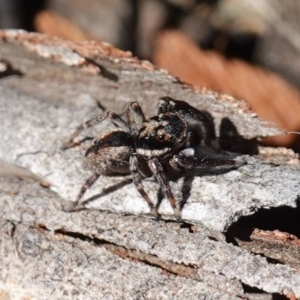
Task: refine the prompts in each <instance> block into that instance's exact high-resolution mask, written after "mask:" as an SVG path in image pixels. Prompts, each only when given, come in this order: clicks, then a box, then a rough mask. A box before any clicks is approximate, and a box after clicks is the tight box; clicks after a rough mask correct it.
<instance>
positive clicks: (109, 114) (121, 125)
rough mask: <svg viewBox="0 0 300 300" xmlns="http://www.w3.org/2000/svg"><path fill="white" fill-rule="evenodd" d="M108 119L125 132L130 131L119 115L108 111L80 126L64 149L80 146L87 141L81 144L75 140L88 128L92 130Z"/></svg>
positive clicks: (64, 145)
mask: <svg viewBox="0 0 300 300" xmlns="http://www.w3.org/2000/svg"><path fill="white" fill-rule="evenodd" d="M106 119H108V120H110V121H111V122H112V123H113V124H114V125H115V126H117V127H119V128H122V129H123V130H125V131H127V130H128V127H127V124H126V122H125V121H124V120H123V119H122V118H121V117H120V116H119V115H118V114H116V113H115V112H113V111H107V112H106V113H104V114H103V115H100V116H97V117H95V118H92V119H90V120H88V121H86V122H84V123H82V124H81V125H80V126H78V127H77V129H76V131H75V132H74V133H73V134H72V135H71V137H70V139H69V140H68V142H66V143H64V144H63V146H62V149H68V148H72V147H75V146H77V145H80V144H81V143H82V142H83V141H85V140H86V139H83V140H81V141H79V142H75V139H76V137H77V136H78V135H79V134H80V132H81V131H83V130H85V129H87V128H90V127H92V126H94V125H96V124H98V123H101V122H102V121H104V120H106Z"/></svg>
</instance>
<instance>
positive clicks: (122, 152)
mask: <svg viewBox="0 0 300 300" xmlns="http://www.w3.org/2000/svg"><path fill="white" fill-rule="evenodd" d="M131 155H132V138H131V136H130V135H129V134H128V133H127V132H125V131H123V130H120V129H117V130H112V131H109V132H107V133H105V134H103V135H100V136H98V137H96V138H95V139H94V140H93V142H92V145H91V146H90V147H89V148H88V150H87V151H86V153H85V161H86V163H87V165H88V166H89V167H90V168H92V169H94V170H95V171H99V172H101V174H111V173H129V172H130V171H129V160H130V156H131Z"/></svg>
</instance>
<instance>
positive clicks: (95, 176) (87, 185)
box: [76, 172, 100, 205]
mask: <svg viewBox="0 0 300 300" xmlns="http://www.w3.org/2000/svg"><path fill="white" fill-rule="evenodd" d="M99 177H100V174H98V173H97V172H95V173H94V174H93V175H92V176H90V177H89V178H88V179H87V180H86V182H85V184H84V185H83V186H82V187H81V189H80V192H79V194H78V195H77V198H76V205H78V203H79V201H80V199H81V198H82V197H83V195H84V193H85V192H86V191H87V190H88V189H89V188H90V187H91V186H92V185H93V184H94V183H95V182H96V181H97V179H98V178H99Z"/></svg>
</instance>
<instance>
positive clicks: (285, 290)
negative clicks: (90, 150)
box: [0, 31, 300, 299]
mask: <svg viewBox="0 0 300 300" xmlns="http://www.w3.org/2000/svg"><path fill="white" fill-rule="evenodd" d="M0 37H1V40H0V58H1V59H2V60H3V61H4V62H5V64H6V65H7V70H5V71H3V72H2V73H0V76H1V79H0V91H1V92H0V119H1V126H0V136H1V143H0V160H1V162H0V175H1V176H0V200H1V201H0V206H1V210H0V211H1V212H0V219H1V233H0V248H1V249H0V251H1V256H0V268H1V269H0V288H1V292H2V294H3V295H8V296H7V297H11V299H17V298H18V295H22V296H23V297H29V298H31V299H49V297H50V295H51V299H83V298H84V299H122V298H124V299H235V298H237V299H238V298H241V297H244V298H249V299H251V297H250V296H248V295H246V294H245V292H244V286H245V285H246V286H250V287H256V288H258V289H260V290H262V291H263V292H265V293H279V294H285V295H296V296H297V297H300V276H299V273H298V272H297V269H295V268H293V267H292V266H290V265H289V264H275V263H271V262H269V261H268V260H267V259H266V258H264V257H262V256H259V255H254V254H252V253H251V252H249V251H247V250H245V249H242V248H240V247H238V246H234V245H233V244H230V243H227V242H226V239H225V237H224V235H223V233H222V232H223V231H225V230H226V228H228V226H230V225H231V224H232V223H233V222H234V221H236V220H237V219H238V218H240V217H241V216H245V215H249V214H253V213H254V212H255V211H256V210H258V209H259V208H262V207H269V208H271V207H279V206H283V205H285V206H291V207H295V206H296V204H297V198H298V194H299V192H300V182H299V178H300V167H299V161H298V158H297V157H296V156H295V155H293V154H291V153H290V152H289V151H284V150H282V151H281V150H278V151H275V150H269V152H270V153H268V152H263V151H261V154H260V155H258V156H248V155H244V156H240V157H239V158H238V159H240V160H242V161H245V162H247V164H246V165H244V166H242V167H240V168H238V169H236V170H231V171H228V172H223V173H222V174H210V175H209V176H208V175H206V176H201V177H200V176H196V177H194V178H193V179H192V180H190V182H189V188H190V192H189V197H188V199H187V202H186V204H185V205H184V207H183V210H182V219H181V220H174V217H173V211H172V209H171V206H170V204H169V203H168V201H167V200H166V199H163V200H162V203H161V205H160V208H159V211H160V213H161V219H160V220H156V219H154V218H153V216H151V215H149V208H148V206H147V204H146V202H145V201H144V200H143V199H142V198H141V197H140V196H139V194H138V192H137V191H136V189H135V187H134V185H133V183H132V181H131V178H130V176H115V177H105V176H102V177H100V178H99V180H98V181H97V182H96V184H95V185H94V186H93V187H92V188H91V189H90V190H89V191H88V192H87V194H86V197H85V199H89V200H90V201H88V202H87V204H86V207H85V208H86V209H84V210H82V211H77V212H70V211H68V209H69V208H70V207H72V201H74V199H75V197H76V195H77V193H78V191H79V189H80V187H81V186H82V184H83V183H84V181H85V180H86V179H87V178H88V177H89V176H90V175H91V170H89V169H88V168H87V167H86V166H85V165H84V163H83V159H82V158H83V154H84V147H75V148H72V149H68V150H66V151H62V150H61V146H62V144H63V143H64V142H65V141H66V140H67V139H68V138H69V136H70V135H71V134H72V133H73V131H74V130H75V128H76V127H77V126H78V125H79V124H81V123H82V122H83V121H86V120H88V119H90V118H91V117H93V116H95V115H98V114H100V113H101V112H102V110H101V107H105V108H106V109H109V110H115V111H117V112H121V110H122V107H123V106H124V104H125V103H127V102H130V101H139V102H140V103H141V105H142V107H143V109H144V111H145V113H146V115H147V116H151V115H154V113H155V101H156V99H157V98H159V97H161V96H166V95H167V96H171V97H174V98H176V99H181V100H185V101H188V102H189V103H191V104H192V105H195V106H196V107H198V108H199V109H202V110H207V111H209V112H210V113H211V114H212V115H213V117H214V120H215V125H216V130H217V133H218V134H219V131H218V130H219V128H220V127H221V124H222V120H223V119H224V118H228V119H230V120H231V122H232V123H233V124H234V125H235V127H236V128H237V132H238V134H239V135H242V136H243V137H245V138H248V139H250V138H255V137H260V136H269V135H273V134H277V133H280V130H278V129H276V128H273V127H270V126H269V124H266V123H264V122H262V121H261V120H259V119H258V118H256V116H255V114H253V113H251V112H250V111H249V110H248V108H247V106H246V105H245V104H243V103H240V102H238V101H236V100H234V99H233V98H231V97H229V96H220V95H218V94H216V93H212V92H209V91H202V92H199V91H195V90H193V89H192V88H191V87H189V86H186V85H183V84H181V83H179V82H178V81H177V80H176V79H174V78H173V77H171V76H170V75H168V74H167V73H166V72H164V71H162V70H157V69H155V68H154V67H153V66H152V65H151V64H150V63H147V62H140V61H138V60H137V59H134V58H132V57H131V56H130V54H128V53H124V52H121V51H118V50H117V49H113V48H112V47H110V46H108V45H104V44H100V43H98V44H96V43H93V42H90V43H88V42H87V43H82V44H73V43H71V42H66V41H62V40H58V39H53V38H52V39H50V38H47V37H45V36H42V35H37V34H28V33H26V32H16V31H5V32H1V33H0ZM1 74H2V75H1ZM109 127H110V125H109V123H107V122H104V123H102V124H100V125H99V126H97V128H94V129H92V130H91V131H87V132H86V133H84V135H83V136H85V135H91V134H92V135H95V134H99V133H100V132H103V131H105V130H107V128H109ZM264 151H266V150H264ZM144 185H145V189H146V191H147V193H148V194H149V196H150V198H151V200H152V201H153V202H156V201H157V198H158V185H157V183H156V182H155V181H154V180H153V178H149V179H147V180H144ZM186 185H187V182H185V180H184V179H179V180H178V181H176V182H172V183H171V186H172V190H173V192H174V195H175V197H176V199H178V200H181V198H182V197H183V196H182V194H183V192H182V191H183V190H184V189H185V188H186ZM47 186H49V188H47ZM170 220H171V221H170ZM186 223H188V224H194V226H193V227H192V228H193V230H189V229H188V226H185V224H186ZM41 291H42V292H41ZM265 296H266V297H265V299H269V298H268V297H269V295H268V294H265Z"/></svg>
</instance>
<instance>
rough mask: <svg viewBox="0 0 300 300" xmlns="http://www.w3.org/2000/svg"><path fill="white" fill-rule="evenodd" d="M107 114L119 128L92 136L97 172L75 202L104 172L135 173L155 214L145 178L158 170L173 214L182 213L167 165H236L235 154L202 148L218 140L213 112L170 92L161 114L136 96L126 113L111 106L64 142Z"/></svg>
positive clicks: (90, 158) (91, 160) (90, 159)
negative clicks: (148, 110) (150, 113)
mask: <svg viewBox="0 0 300 300" xmlns="http://www.w3.org/2000/svg"><path fill="white" fill-rule="evenodd" d="M106 119H107V120H109V121H111V122H112V123H113V124H114V125H115V126H116V127H117V128H116V129H113V130H110V131H108V132H105V133H104V134H102V135H99V136H97V137H96V138H94V139H93V141H92V144H91V146H90V147H89V148H88V149H87V151H86V153H85V161H86V163H87V165H88V166H89V167H90V168H91V169H93V170H94V174H93V175H92V176H91V177H89V178H88V179H87V181H86V182H85V184H84V185H83V186H82V188H81V190H80V192H79V194H78V196H77V199H76V204H78V203H79V201H80V199H81V198H82V196H83V195H84V193H85V192H86V190H87V189H89V188H90V187H91V186H92V185H93V184H94V183H95V182H96V180H97V179H98V178H99V176H100V175H107V174H113V173H122V174H128V173H131V174H132V178H133V182H134V184H135V186H136V188H137V190H138V191H139V193H140V194H141V196H142V197H143V198H144V199H145V200H146V202H147V203H148V205H149V207H150V209H151V212H152V213H153V214H155V215H157V209H156V208H155V207H154V205H153V203H152V202H151V200H150V198H149V196H148V194H147V193H146V191H145V190H144V187H143V184H142V179H143V178H145V177H149V176H152V175H154V177H155V178H156V180H157V182H158V183H159V185H160V187H161V189H162V191H163V193H164V195H165V196H166V197H167V198H168V200H169V202H170V204H171V206H172V208H173V209H174V213H175V215H176V216H179V215H180V212H179V209H178V208H177V206H176V202H175V198H174V196H173V193H172V191H171V188H170V185H169V181H168V177H167V175H166V170H167V169H168V170H170V169H171V170H174V171H188V170H194V169H197V168H202V167H216V166H220V165H223V166H224V165H231V166H234V165H235V161H234V160H230V159H224V157H223V158H220V157H217V156H209V155H206V154H203V151H202V152H201V149H205V147H206V148H207V147H208V148H213V146H214V145H213V142H214V141H215V131H214V125H213V120H212V118H211V117H210V115H209V114H208V113H205V112H202V111H199V110H197V109H196V108H194V107H192V106H190V105H189V104H188V103H186V102H184V101H179V100H174V99H172V98H170V97H163V98H160V99H159V100H158V103H157V114H156V115H155V116H154V117H152V118H149V119H146V118H145V116H144V113H143V111H142V109H141V107H140V105H139V104H138V103H137V102H131V103H129V104H127V105H126V106H125V109H124V113H123V114H122V115H118V114H116V113H115V112H113V111H107V112H105V113H104V114H103V115H101V116H97V117H95V118H93V119H91V120H89V121H87V122H85V123H83V124H82V125H80V126H79V127H78V128H77V130H76V131H75V132H74V133H73V135H72V136H71V138H70V140H69V141H68V142H67V143H66V144H65V145H64V148H65V149H66V148H70V147H73V146H75V145H77V144H78V143H76V142H75V138H76V137H77V136H78V135H79V133H80V132H81V131H82V130H84V129H87V128H89V127H91V126H94V125H96V124H98V123H100V122H102V121H103V120H106Z"/></svg>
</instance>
